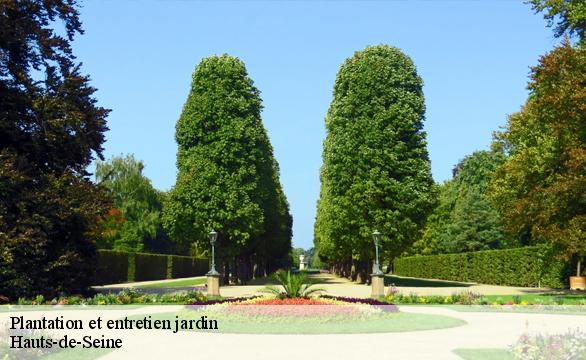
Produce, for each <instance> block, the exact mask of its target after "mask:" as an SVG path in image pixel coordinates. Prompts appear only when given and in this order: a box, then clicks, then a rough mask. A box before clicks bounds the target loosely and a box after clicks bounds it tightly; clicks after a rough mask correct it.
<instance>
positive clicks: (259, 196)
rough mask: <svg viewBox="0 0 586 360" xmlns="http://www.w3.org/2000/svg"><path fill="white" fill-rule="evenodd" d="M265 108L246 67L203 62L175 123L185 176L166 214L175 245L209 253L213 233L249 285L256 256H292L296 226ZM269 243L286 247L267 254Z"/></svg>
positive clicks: (222, 59) (230, 60) (223, 59)
mask: <svg viewBox="0 0 586 360" xmlns="http://www.w3.org/2000/svg"><path fill="white" fill-rule="evenodd" d="M261 109H262V105H261V99H260V92H259V90H258V89H257V88H256V87H255V86H254V85H253V82H252V80H251V79H250V78H249V77H248V74H247V72H246V68H245V66H244V63H242V61H240V60H239V59H237V58H235V57H231V56H228V55H222V56H212V57H209V58H206V59H203V60H202V61H201V63H200V64H199V65H198V66H197V67H196V69H195V71H194V73H193V79H192V85H191V91H190V93H189V96H188V98H187V101H186V103H185V105H184V107H183V112H182V114H181V117H180V118H179V121H178V122H177V126H176V135H175V138H176V140H177V144H178V147H179V148H178V153H177V168H178V170H179V171H178V174H177V183H176V185H175V187H174V188H173V189H172V190H171V191H170V193H169V196H168V200H167V202H166V204H165V207H164V211H163V222H164V225H165V228H166V229H167V231H168V232H169V234H170V236H171V238H172V239H174V240H175V241H176V242H179V243H184V244H189V245H195V246H196V247H197V248H199V249H207V248H208V246H209V244H208V240H207V234H208V232H209V231H210V230H211V229H215V230H216V231H217V232H218V233H219V237H218V244H217V247H218V250H219V251H218V256H219V257H220V258H221V259H223V260H224V262H230V263H232V264H240V268H239V269H238V270H239V277H240V278H244V279H246V278H248V277H250V266H249V262H250V259H251V258H254V259H255V260H256V261H258V262H261V263H263V264H269V263H272V262H271V261H268V259H269V258H271V257H274V255H276V254H277V253H279V252H284V253H288V251H289V249H290V242H291V239H290V231H287V230H283V229H286V228H287V227H289V228H290V224H288V220H287V219H289V218H290V215H289V213H288V205H287V202H286V199H285V198H284V193H283V191H282V189H281V185H280V183H279V178H278V176H279V175H278V165H277V162H276V161H275V159H274V157H273V150H272V147H271V145H270V143H269V139H268V136H267V133H266V130H265V129H264V127H263V125H262V121H261V116H260V112H261ZM289 223H290V221H289ZM269 244H281V245H279V247H278V248H277V249H273V250H272V251H269V250H270V249H272V248H273V247H272V246H269ZM280 247H285V249H281V248H280ZM242 267H247V269H245V270H243V269H242Z"/></svg>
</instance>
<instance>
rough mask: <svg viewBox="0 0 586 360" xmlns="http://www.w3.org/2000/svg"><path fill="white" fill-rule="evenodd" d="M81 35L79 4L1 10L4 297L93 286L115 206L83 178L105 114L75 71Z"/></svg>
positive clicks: (2, 6)
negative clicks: (99, 236) (99, 238)
mask: <svg viewBox="0 0 586 360" xmlns="http://www.w3.org/2000/svg"><path fill="white" fill-rule="evenodd" d="M55 27H58V28H59V29H60V31H58V32H56V31H55V30H54V28H55ZM60 33H63V35H60ZM79 33H82V29H81V23H80V21H79V14H78V11H77V2H76V1H75V0H51V1H40V0H37V1H35V0H29V1H17V0H6V1H1V2H0V54H1V55H0V295H7V296H9V297H18V296H30V295H33V294H38V293H42V294H45V295H54V294H56V293H58V292H61V291H65V292H79V291H83V290H84V289H85V288H86V287H87V286H88V285H90V282H91V281H92V275H93V269H94V268H95V263H94V260H95V258H96V251H95V245H94V237H93V235H94V232H93V228H92V224H94V223H95V219H96V218H97V217H98V216H100V215H102V214H103V212H104V211H105V210H106V209H107V206H108V204H107V201H106V197H105V194H103V192H101V191H100V189H99V188H97V187H96V186H95V185H94V184H93V183H92V182H91V181H90V180H89V178H88V173H87V172H86V168H87V166H88V165H89V164H90V162H91V161H92V160H93V158H94V157H95V156H98V157H101V153H102V143H103V142H104V132H105V131H106V130H107V127H106V116H107V114H108V110H106V109H104V108H102V107H99V106H97V105H96V99H95V98H94V95H93V94H94V92H95V89H94V88H92V87H91V86H90V85H89V78H88V77H87V76H85V75H83V74H82V73H81V71H80V65H79V64H78V63H77V62H76V61H75V57H74V55H73V53H72V50H71V46H70V42H71V41H72V40H73V38H74V36H75V35H76V34H79Z"/></svg>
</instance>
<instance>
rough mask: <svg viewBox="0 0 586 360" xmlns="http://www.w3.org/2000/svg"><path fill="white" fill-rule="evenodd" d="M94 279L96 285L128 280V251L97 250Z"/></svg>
mask: <svg viewBox="0 0 586 360" xmlns="http://www.w3.org/2000/svg"><path fill="white" fill-rule="evenodd" d="M96 279H97V284H98V285H103V284H118V283H123V282H126V281H127V280H128V253H127V252H123V251H112V250H99V251H98V269H97V272H96Z"/></svg>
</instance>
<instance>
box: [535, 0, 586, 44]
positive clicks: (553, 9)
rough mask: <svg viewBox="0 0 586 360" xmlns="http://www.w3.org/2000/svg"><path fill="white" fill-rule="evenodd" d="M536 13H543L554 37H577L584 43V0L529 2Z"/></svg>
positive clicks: (536, 0) (585, 31) (585, 28)
mask: <svg viewBox="0 0 586 360" xmlns="http://www.w3.org/2000/svg"><path fill="white" fill-rule="evenodd" d="M529 3H530V4H531V6H532V7H533V10H535V11H536V12H543V17H544V18H545V19H546V20H547V22H548V26H550V27H554V35H555V36H556V37H560V36H563V35H569V36H573V35H577V36H578V40H579V41H581V42H583V41H584V35H585V33H586V2H585V1H584V0H529Z"/></svg>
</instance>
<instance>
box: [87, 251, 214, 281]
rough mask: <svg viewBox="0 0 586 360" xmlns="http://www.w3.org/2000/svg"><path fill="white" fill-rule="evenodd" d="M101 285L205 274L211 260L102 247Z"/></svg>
mask: <svg viewBox="0 0 586 360" xmlns="http://www.w3.org/2000/svg"><path fill="white" fill-rule="evenodd" d="M98 253H99V256H98V269H97V277H96V278H97V281H96V284H97V285H105V284H118V283H125V282H132V281H149V280H164V279H175V278H181V277H192V276H201V275H205V273H206V272H207V271H208V259H200V258H194V257H189V256H178V255H164V254H144V253H129V252H125V251H113V250H98Z"/></svg>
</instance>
